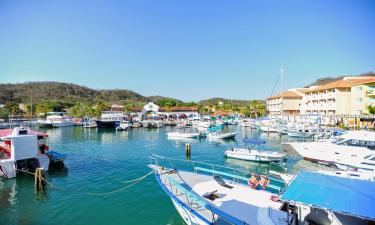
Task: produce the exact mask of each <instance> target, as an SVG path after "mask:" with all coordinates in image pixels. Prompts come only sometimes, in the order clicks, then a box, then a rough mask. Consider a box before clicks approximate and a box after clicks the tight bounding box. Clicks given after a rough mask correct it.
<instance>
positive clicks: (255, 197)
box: [161, 171, 287, 225]
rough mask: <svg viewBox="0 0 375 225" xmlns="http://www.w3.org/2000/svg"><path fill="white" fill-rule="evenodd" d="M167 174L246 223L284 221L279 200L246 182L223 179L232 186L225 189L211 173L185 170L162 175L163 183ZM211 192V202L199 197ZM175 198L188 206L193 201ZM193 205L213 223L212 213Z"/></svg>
mask: <svg viewBox="0 0 375 225" xmlns="http://www.w3.org/2000/svg"><path fill="white" fill-rule="evenodd" d="M166 176H171V177H172V178H173V179H174V180H176V181H177V182H179V184H180V185H181V186H183V187H184V188H186V189H187V190H189V191H190V192H191V193H193V194H194V195H195V196H197V197H198V198H199V199H200V200H201V201H203V202H205V203H206V204H207V205H209V207H214V208H216V209H217V210H218V211H221V212H223V213H224V214H227V215H230V216H231V217H234V218H235V219H236V220H238V221H241V222H242V223H243V222H245V223H246V224H252V225H257V224H259V225H265V224H286V221H287V214H286V213H285V212H283V211H280V210H279V208H280V207H281V205H282V203H280V202H274V201H271V200H270V198H271V195H272V193H269V192H267V191H262V190H253V189H251V188H250V187H248V186H246V185H243V184H238V183H233V182H232V181H228V180H225V182H226V183H227V184H228V185H230V186H232V187H233V188H231V189H230V188H226V187H223V186H221V185H220V184H218V183H217V181H215V180H214V179H213V177H212V176H208V175H202V174H197V173H193V172H185V171H179V172H178V173H171V174H163V175H161V178H162V181H163V183H165V182H166V183H167V184H168V185H169V183H168V181H167V177H166ZM168 185H166V186H167V188H168V189H169V190H170V191H171V192H172V193H176V190H175V189H173V187H172V186H168ZM172 189H173V190H172ZM214 191H215V194H216V195H217V196H218V198H216V199H215V200H212V201H211V200H209V199H207V198H204V197H202V196H203V195H205V194H207V193H211V192H214ZM177 197H178V198H179V199H180V200H181V201H182V202H184V203H185V204H186V205H188V206H189V204H190V203H191V202H192V200H191V199H189V198H188V197H187V196H186V195H185V194H180V195H177ZM192 208H193V209H194V210H195V211H196V212H198V213H199V214H200V215H202V216H203V217H204V218H206V220H207V221H210V222H212V220H213V214H212V212H211V211H210V210H209V209H206V208H204V207H203V206H201V205H200V204H193V207H192ZM214 219H215V221H214V222H215V224H231V223H229V222H227V221H225V220H224V219H223V218H218V216H215V217H214Z"/></svg>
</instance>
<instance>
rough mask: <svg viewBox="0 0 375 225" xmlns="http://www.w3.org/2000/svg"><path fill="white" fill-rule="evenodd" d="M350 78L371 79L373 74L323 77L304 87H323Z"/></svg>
mask: <svg viewBox="0 0 375 225" xmlns="http://www.w3.org/2000/svg"><path fill="white" fill-rule="evenodd" d="M350 76H363V77H372V76H375V73H374V72H372V71H370V72H367V73H362V74H360V75H345V76H339V77H324V78H320V79H317V80H316V81H314V82H313V83H311V84H309V85H307V86H306V87H311V86H321V85H325V84H328V83H331V82H334V81H337V80H341V79H342V78H344V77H350Z"/></svg>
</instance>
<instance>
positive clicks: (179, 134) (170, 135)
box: [167, 132, 200, 138]
mask: <svg viewBox="0 0 375 225" xmlns="http://www.w3.org/2000/svg"><path fill="white" fill-rule="evenodd" d="M199 135H200V133H199V132H193V133H190V132H187V133H185V132H168V133H167V136H168V138H198V137H199Z"/></svg>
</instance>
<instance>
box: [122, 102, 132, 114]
mask: <svg viewBox="0 0 375 225" xmlns="http://www.w3.org/2000/svg"><path fill="white" fill-rule="evenodd" d="M133 105H134V104H133V103H132V102H129V101H125V102H124V112H125V113H129V112H130V111H131V110H132V107H133Z"/></svg>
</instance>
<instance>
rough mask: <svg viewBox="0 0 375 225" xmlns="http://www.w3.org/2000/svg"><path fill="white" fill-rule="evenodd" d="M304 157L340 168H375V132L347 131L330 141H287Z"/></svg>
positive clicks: (367, 169)
mask: <svg viewBox="0 0 375 225" xmlns="http://www.w3.org/2000/svg"><path fill="white" fill-rule="evenodd" d="M289 144H290V145H291V146H292V147H293V148H294V149H295V150H296V152H298V153H299V154H300V155H301V156H302V157H303V158H304V159H306V160H310V161H313V162H318V163H322V164H328V165H336V166H337V167H339V168H340V169H345V170H347V169H354V170H355V169H357V170H363V171H369V170H370V171H371V170H375V163H374V161H375V159H373V157H372V156H371V155H372V154H375V151H374V150H373V149H375V132H370V131H348V132H347V133H346V134H343V135H341V136H339V138H338V139H334V140H331V141H313V142H303V143H301V142H289Z"/></svg>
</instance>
